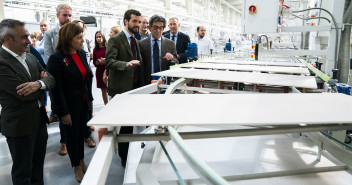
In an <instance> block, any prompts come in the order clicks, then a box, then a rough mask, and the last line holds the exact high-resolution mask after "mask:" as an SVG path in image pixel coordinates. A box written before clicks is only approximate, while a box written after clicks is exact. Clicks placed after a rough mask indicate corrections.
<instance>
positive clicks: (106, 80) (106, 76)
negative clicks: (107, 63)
mask: <svg viewBox="0 0 352 185" xmlns="http://www.w3.org/2000/svg"><path fill="white" fill-rule="evenodd" d="M108 78H109V76H108V75H106V70H104V73H103V81H104V83H105V84H106V85H108Z"/></svg>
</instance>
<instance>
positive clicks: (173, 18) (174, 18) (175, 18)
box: [169, 17, 179, 22]
mask: <svg viewBox="0 0 352 185" xmlns="http://www.w3.org/2000/svg"><path fill="white" fill-rule="evenodd" d="M171 20H176V21H177V22H179V21H178V18H177V17H171V18H170V19H169V21H171Z"/></svg>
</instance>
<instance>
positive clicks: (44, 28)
mask: <svg viewBox="0 0 352 185" xmlns="http://www.w3.org/2000/svg"><path fill="white" fill-rule="evenodd" d="M50 28H51V26H50V24H49V22H48V21H46V20H42V21H41V22H40V31H41V32H42V40H40V41H37V42H36V43H35V49H37V51H38V52H39V53H40V56H41V57H42V58H43V60H44V63H45V64H46V62H47V60H48V59H47V58H46V57H45V54H44V33H45V32H46V31H48V30H49V29H50Z"/></svg>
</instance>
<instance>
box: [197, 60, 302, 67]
mask: <svg viewBox="0 0 352 185" xmlns="http://www.w3.org/2000/svg"><path fill="white" fill-rule="evenodd" d="M201 62H205V63H224V64H242V65H262V66H288V67H289V66H291V67H305V65H304V64H302V63H293V62H266V61H260V60H253V61H252V60H250V61H244V60H237V61H236V60H220V59H219V60H211V59H207V60H202V61H201Z"/></svg>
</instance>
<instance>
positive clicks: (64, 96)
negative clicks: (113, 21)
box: [47, 50, 93, 121]
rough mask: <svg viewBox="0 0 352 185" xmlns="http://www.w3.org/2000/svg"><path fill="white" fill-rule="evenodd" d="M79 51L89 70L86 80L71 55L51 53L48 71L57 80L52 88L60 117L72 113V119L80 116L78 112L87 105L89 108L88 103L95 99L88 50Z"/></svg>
mask: <svg viewBox="0 0 352 185" xmlns="http://www.w3.org/2000/svg"><path fill="white" fill-rule="evenodd" d="M77 53H78V55H79V56H80V58H81V60H82V62H83V64H84V67H85V68H86V71H87V73H86V76H85V80H83V77H82V73H81V71H80V70H79V68H78V66H77V65H76V63H75V62H74V60H73V58H72V57H71V55H66V54H64V53H63V52H61V51H57V52H56V53H54V54H53V55H51V56H50V58H49V60H48V65H47V66H48V71H49V72H50V73H51V74H52V75H53V76H54V77H55V80H56V86H55V87H54V88H53V89H52V93H53V96H54V100H55V102H56V104H57V106H58V114H59V116H60V117H63V116H66V115H67V114H70V115H71V119H72V121H73V119H74V118H75V117H76V116H78V115H77V114H79V113H81V111H82V108H83V107H84V106H85V105H87V106H86V108H88V103H89V102H91V101H93V95H92V89H91V85H90V84H91V82H90V80H91V79H92V78H91V77H90V76H91V74H90V73H91V70H89V66H88V63H87V57H86V52H85V51H84V50H80V51H77ZM65 59H66V62H65ZM84 97H85V98H84ZM83 111H84V110H83ZM86 113H88V112H86Z"/></svg>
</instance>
